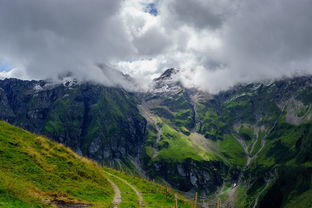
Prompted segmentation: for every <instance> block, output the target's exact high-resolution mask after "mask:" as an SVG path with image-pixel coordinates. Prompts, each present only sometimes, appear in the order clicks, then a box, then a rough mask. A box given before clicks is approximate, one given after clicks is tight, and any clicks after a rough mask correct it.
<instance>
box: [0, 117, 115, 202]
mask: <svg viewBox="0 0 312 208" xmlns="http://www.w3.org/2000/svg"><path fill="white" fill-rule="evenodd" d="M0 161H1V163H0V173H1V174H0V180H1V185H0V199H1V203H0V204H1V206H2V207H10V206H11V207H29V206H31V207H51V206H52V205H51V202H52V201H54V200H63V201H66V202H74V203H76V202H79V203H80V202H81V203H92V204H95V205H99V206H101V207H107V206H109V205H110V203H111V200H112V196H113V190H112V188H111V186H110V184H109V183H108V181H107V180H106V178H105V176H104V173H103V171H102V169H101V168H100V167H99V166H97V165H96V164H95V163H93V162H91V161H89V160H87V159H85V158H82V157H80V156H78V155H77V154H75V153H73V152H72V151H71V150H70V149H68V148H66V147H64V146H63V145H61V144H57V143H54V142H51V141H50V140H48V139H46V138H44V137H40V136H37V135H34V134H31V133H29V132H27V131H24V130H23V129H20V128H16V127H14V126H11V125H9V124H7V123H5V122H0Z"/></svg>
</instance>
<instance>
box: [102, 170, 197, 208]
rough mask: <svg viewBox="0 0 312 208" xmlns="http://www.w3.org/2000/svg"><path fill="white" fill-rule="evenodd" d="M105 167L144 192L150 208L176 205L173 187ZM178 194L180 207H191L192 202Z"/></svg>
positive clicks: (165, 207) (146, 203) (115, 180)
mask: <svg viewBox="0 0 312 208" xmlns="http://www.w3.org/2000/svg"><path fill="white" fill-rule="evenodd" d="M104 169H105V171H107V172H110V173H112V174H114V175H116V176H118V177H120V178H123V179H126V180H127V181H128V182H129V183H130V184H132V185H133V186H135V187H136V188H137V189H138V190H139V191H140V192H141V193H142V195H143V198H144V201H145V205H146V206H147V207H149V208H167V207H174V205H175V197H174V195H175V192H174V191H173V190H172V189H169V188H168V187H166V186H164V185H160V184H157V183H153V182H150V181H148V180H146V179H143V178H140V177H136V176H131V175H129V174H127V173H124V172H120V171H117V170H113V169H109V168H104ZM112 179H113V178H112ZM117 180H118V179H116V178H115V179H114V182H117ZM129 193H130V192H129ZM176 195H177V198H178V206H179V207H180V208H188V207H191V204H190V202H189V201H188V200H186V199H185V198H184V197H183V196H182V195H180V194H176ZM128 203H130V202H128ZM132 205H133V203H132ZM122 207H123V205H122ZM124 207H132V206H124ZM134 207H137V206H134Z"/></svg>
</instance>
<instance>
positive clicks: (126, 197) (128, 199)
mask: <svg viewBox="0 0 312 208" xmlns="http://www.w3.org/2000/svg"><path fill="white" fill-rule="evenodd" d="M106 170H107V169H106ZM108 177H109V178H110V180H112V181H113V182H114V183H115V184H116V185H117V186H118V188H119V190H120V192H121V198H122V202H121V204H120V208H136V207H139V206H138V205H139V204H138V197H137V195H136V193H135V192H134V191H133V190H132V189H131V188H130V186H128V185H127V184H125V183H124V182H122V181H121V180H119V179H118V178H116V177H114V176H110V175H108Z"/></svg>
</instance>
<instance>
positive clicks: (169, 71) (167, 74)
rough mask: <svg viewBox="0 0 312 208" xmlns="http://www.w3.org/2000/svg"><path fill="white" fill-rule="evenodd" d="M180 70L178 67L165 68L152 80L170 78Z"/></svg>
mask: <svg viewBox="0 0 312 208" xmlns="http://www.w3.org/2000/svg"><path fill="white" fill-rule="evenodd" d="M179 72H180V70H179V69H176V68H170V69H167V70H166V71H165V72H164V73H162V74H161V75H160V76H159V77H158V78H156V79H154V81H159V80H165V79H166V80H168V79H172V78H173V76H174V75H176V74H178V73H179Z"/></svg>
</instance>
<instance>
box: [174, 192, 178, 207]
mask: <svg viewBox="0 0 312 208" xmlns="http://www.w3.org/2000/svg"><path fill="white" fill-rule="evenodd" d="M174 199H175V208H178V197H177V194H174Z"/></svg>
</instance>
